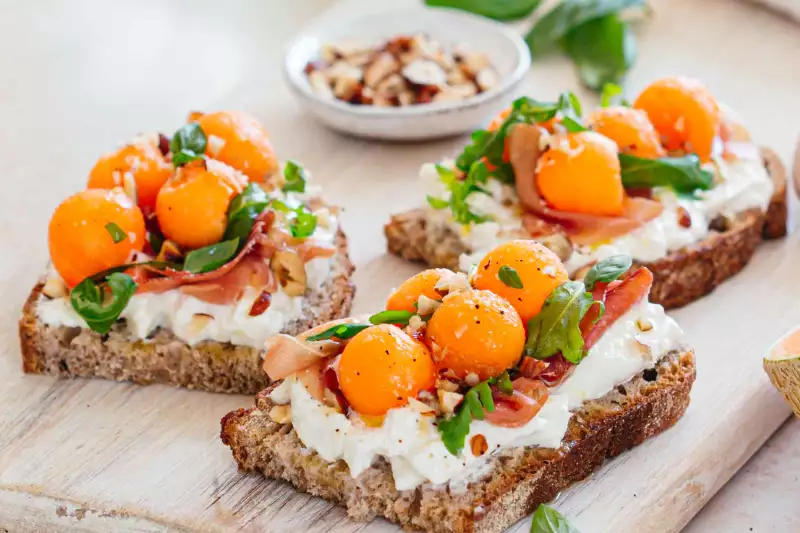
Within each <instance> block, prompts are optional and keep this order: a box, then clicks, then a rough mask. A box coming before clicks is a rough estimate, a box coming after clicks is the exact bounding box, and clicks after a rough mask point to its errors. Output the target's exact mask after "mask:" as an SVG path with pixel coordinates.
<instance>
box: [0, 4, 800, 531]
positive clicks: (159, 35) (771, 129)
mask: <svg viewBox="0 0 800 533" xmlns="http://www.w3.org/2000/svg"><path fill="white" fill-rule="evenodd" d="M409 1H410V0H409ZM2 3H3V9H2V13H3V15H2V17H0V47H2V49H3V53H2V54H0V102H2V105H0V124H2V127H0V172H1V173H2V183H3V189H2V194H0V228H2V230H3V231H2V232H1V233H0V243H2V251H3V253H2V254H0V279H2V280H3V283H2V288H1V289H0V290H2V294H1V296H2V298H0V302H2V304H0V313H1V314H0V317H2V321H1V322H0V347H2V348H0V350H1V352H0V354H1V355H0V429H2V431H0V532H3V531H13V532H18V531H54V530H60V529H63V530H68V531H87V532H88V531H92V532H95V531H97V532H99V531H166V530H174V531H247V532H255V531H270V532H275V533H278V532H288V531H305V530H309V531H316V532H322V531H338V532H348V531H362V530H363V531H369V532H379V531H395V530H396V528H394V526H391V525H390V524H388V523H386V522H383V521H375V522H373V523H372V524H369V525H365V524H358V523H352V522H350V521H348V520H347V518H346V516H345V513H344V512H343V511H341V510H340V509H335V508H331V507H330V506H329V505H327V504H326V503H325V502H323V501H322V500H320V499H317V498H313V497H310V496H306V495H300V494H296V493H295V492H294V491H293V490H292V489H291V488H290V487H288V486H287V485H285V484H282V483H277V482H269V481H265V480H263V479H262V478H260V477H259V476H254V475H242V474H239V473H238V472H237V471H236V468H235V466H234V463H233V461H232V459H231V457H230V453H229V451H228V449H227V448H225V447H224V446H222V444H221V443H220V442H219V439H218V433H219V419H220V417H221V416H222V415H224V414H225V413H227V412H228V411H230V410H232V409H234V408H237V407H243V406H247V405H249V404H250V403H251V399H250V398H246V397H240V396H239V397H237V396H224V395H214V394H204V393H198V392H190V391H185V390H177V389H172V388H168V387H161V386H152V387H146V388H143V387H137V386H133V385H127V384H118V383H108V382H102V381H86V380H82V381H72V382H57V381H54V380H53V379H51V378H48V377H38V376H25V375H23V374H22V373H21V372H20V370H19V366H20V365H19V352H18V345H17V333H16V321H17V318H18V315H19V309H20V306H21V305H22V302H23V301H24V299H25V297H26V295H27V291H28V289H29V287H30V286H31V285H32V284H33V283H34V281H35V279H36V277H37V276H38V274H39V272H40V271H41V269H42V268H43V265H44V264H45V262H46V227H47V221H48V218H49V214H50V213H51V211H52V209H53V208H54V207H55V206H56V205H57V203H58V202H59V201H60V200H61V199H62V198H63V197H65V196H66V195H68V194H69V193H71V192H72V191H74V190H77V189H78V188H80V187H82V186H83V184H84V182H85V176H86V174H87V172H88V169H89V168H90V166H91V165H92V163H93V161H94V160H95V158H96V157H97V156H98V155H99V154H100V153H101V152H103V151H106V150H108V149H110V148H111V147H112V146H114V145H115V143H116V142H118V141H121V140H124V139H126V138H128V137H130V136H132V135H133V134H135V133H136V132H139V131H142V130H150V129H155V128H160V129H163V130H164V131H172V130H174V129H175V127H176V125H178V124H180V123H181V121H182V120H183V118H184V116H185V113H186V111H187V110H190V109H203V110H210V109H218V108H238V109H243V110H246V111H248V112H250V113H252V114H254V115H255V116H257V117H258V118H260V119H261V120H263V122H264V123H265V124H267V126H268V128H269V129H270V130H271V131H272V133H273V139H274V143H275V145H276V147H277V149H278V150H279V153H280V154H281V156H282V157H284V158H289V157H292V158H296V159H299V160H301V161H302V162H304V163H305V164H307V166H309V167H310V168H311V169H312V170H313V172H314V175H315V177H316V179H317V180H318V181H319V182H321V183H323V184H324V185H325V186H326V188H327V191H328V193H329V197H330V198H331V200H332V201H333V202H336V203H339V204H341V205H343V206H344V207H345V212H344V216H343V221H344V226H345V228H346V230H347V231H348V232H349V234H350V236H351V243H352V256H353V258H354V260H355V262H356V264H357V266H358V272H357V275H356V282H357V283H358V287H359V296H358V299H357V301H356V311H369V310H374V309H376V307H377V305H379V302H380V301H381V300H382V299H383V298H384V297H385V295H386V294H387V292H388V290H389V288H390V287H392V286H395V285H397V284H398V283H399V282H400V281H401V280H402V279H404V277H406V276H407V275H409V274H411V273H412V272H414V271H415V270H416V269H417V268H418V267H415V266H412V265H408V264H405V263H403V262H402V261H400V260H397V259H395V258H392V257H388V256H387V255H386V254H385V253H384V241H383V237H382V229H381V226H382V224H383V222H384V221H385V220H386V219H387V216H388V213H389V212H390V211H399V210H402V209H406V208H409V207H412V206H414V205H416V204H417V203H418V202H419V201H420V200H421V196H420V194H421V191H420V188H419V186H418V185H417V182H416V180H415V175H416V170H417V168H418V166H419V164H420V163H421V162H424V161H432V160H436V159H438V158H440V157H442V156H444V155H448V154H451V153H452V152H453V151H454V150H455V148H456V147H457V146H458V145H459V144H461V143H462V142H463V139H455V140H449V141H442V142H436V143H429V144H416V145H384V144H374V143H369V142H365V141H361V140H354V139H348V138H344V137H341V136H338V135H336V134H334V133H331V132H329V131H327V130H325V129H322V128H320V127H318V126H317V125H316V124H315V123H314V122H313V121H312V120H311V118H310V117H308V116H306V115H305V114H303V112H302V110H301V109H299V107H298V105H297V104H296V103H295V102H294V101H293V100H292V99H291V98H290V95H289V93H288V90H287V89H286V87H285V86H284V85H283V84H282V81H281V75H280V61H281V57H282V50H283V45H284V44H285V43H286V42H287V41H288V40H289V39H290V38H291V36H292V35H293V34H294V33H295V32H296V30H297V29H298V28H299V27H300V26H301V25H302V24H304V23H305V22H306V21H308V20H309V19H310V18H311V17H312V16H314V15H315V14H316V13H318V12H320V11H321V10H323V9H325V8H327V7H329V6H330V5H331V4H332V2H330V1H323V0H305V1H295V2H285V1H284V0H266V1H265V0H239V1H238V2H235V3H234V2H230V3H229V2H225V3H223V2H216V1H213V0H203V1H193V2H188V1H179V0H174V1H169V2H167V1H162V0H143V1H138V2H122V1H116V2H107V1H101V0H76V1H73V2H69V3H66V2H58V1H57V0H41V1H39V2H13V1H12V0H4V1H3V2H2ZM653 3H654V4H655V7H656V13H657V14H656V16H655V18H654V19H653V20H652V21H651V22H650V23H649V24H648V25H647V27H646V31H644V32H643V33H644V35H643V38H642V41H641V50H640V51H641V58H642V59H641V60H640V61H639V63H638V65H637V67H636V69H635V71H634V72H633V74H632V77H631V84H630V85H631V89H632V90H638V89H640V88H641V87H642V86H643V85H644V84H645V83H646V82H647V81H648V80H651V79H653V78H654V77H656V76H663V75H667V74H674V73H684V74H687V75H691V76H696V77H700V78H703V79H704V80H706V82H707V84H708V85H709V86H710V88H711V89H712V90H713V91H714V92H715V93H716V94H717V95H719V97H720V98H721V99H723V100H725V101H727V102H728V103H729V104H731V105H733V106H734V107H736V108H738V109H739V110H740V111H741V112H742V113H743V115H744V116H745V118H746V119H747V120H748V122H749V123H750V124H751V125H752V131H753V133H754V135H755V136H756V137H757V138H758V139H760V140H761V141H763V142H764V143H765V144H769V145H771V146H773V147H774V148H776V149H777V150H778V152H779V153H780V154H781V155H782V156H783V158H784V160H785V161H786V160H789V155H790V152H791V148H792V145H793V143H794V140H795V138H796V137H797V128H798V124H800V113H798V107H797V106H796V105H795V99H796V98H797V88H798V87H800V79H799V76H800V73H799V72H798V70H797V69H796V68H794V66H793V65H795V64H796V59H797V57H798V55H797V54H798V53H800V32H798V30H797V28H795V27H794V26H792V25H790V24H788V23H785V22H782V21H780V20H779V19H777V18H774V17H772V16H771V15H770V14H768V13H767V12H765V11H760V10H757V9H755V8H752V7H751V6H749V5H746V4H739V3H735V2H732V1H730V0H707V1H705V2H702V3H700V2H696V1H695V0H672V1H668V0H662V1H655V2H653ZM373 6H374V4H373ZM575 85H576V84H575V80H574V77H573V75H572V72H571V67H570V65H569V64H568V63H566V62H565V61H563V60H560V59H558V58H553V59H546V60H543V61H541V62H538V63H537V64H536V65H535V67H534V69H533V70H532V72H531V73H530V75H529V78H528V81H527V90H528V91H529V92H530V93H531V94H535V95H540V96H542V97H552V96H554V95H555V94H556V93H557V92H558V91H559V90H561V89H563V88H565V87H569V88H574V87H575ZM797 241H798V237H797V236H795V237H792V238H790V239H789V240H787V241H784V242H777V243H772V244H769V245H767V246H765V247H764V248H763V249H762V250H760V251H759V254H758V256H757V257H756V259H755V260H754V261H753V264H752V265H751V266H749V267H748V268H747V269H746V270H745V271H744V272H743V273H742V275H741V276H739V277H738V278H736V279H735V280H733V281H731V282H729V283H726V284H725V285H724V286H723V287H721V288H720V289H719V290H718V291H717V292H716V293H715V294H714V295H712V296H711V297H709V298H707V299H705V300H703V301H701V302H699V303H697V304H695V305H692V306H691V307H689V308H686V309H684V310H681V311H679V312H677V313H675V316H676V317H677V318H678V319H679V320H680V321H681V323H682V324H683V325H684V327H685V329H686V331H687V333H688V335H689V338H690V339H691V341H692V342H693V343H694V345H695V347H696V348H697V357H698V381H697V384H696V387H695V390H694V392H693V402H692V405H691V407H690V409H689V411H688V413H687V415H686V417H685V418H684V419H683V420H682V421H681V422H680V423H679V424H678V425H677V426H676V427H675V428H674V429H672V430H670V431H668V432H667V433H665V434H664V435H663V436H661V437H659V438H657V439H654V440H652V441H650V442H648V443H646V444H644V445H643V446H641V447H639V448H638V449H636V450H634V451H633V452H631V453H626V454H624V455H623V456H622V457H620V458H618V459H616V460H614V461H613V462H611V463H609V464H607V465H606V466H605V467H604V468H603V469H602V470H601V471H600V472H598V473H597V474H596V475H594V476H592V477H591V478H590V479H589V480H588V481H586V482H584V483H583V484H581V485H580V486H577V487H575V488H573V489H572V490H570V491H569V492H568V493H565V494H564V495H562V497H561V498H560V499H559V500H558V502H557V505H558V507H559V508H560V509H561V510H562V511H564V512H565V513H566V514H567V515H569V516H570V517H571V518H573V520H574V522H575V523H576V524H577V525H578V526H579V527H580V529H581V531H584V533H600V532H605V531H615V532H621V533H625V532H633V531H636V532H645V533H648V532H653V533H655V532H659V533H661V532H674V531H678V530H679V529H680V528H681V527H682V526H683V525H684V524H685V523H686V522H688V520H689V519H690V518H691V517H692V516H693V515H694V514H695V513H696V512H697V511H698V510H699V509H700V508H701V507H702V505H703V504H704V502H705V501H707V500H708V499H709V498H710V497H711V495H713V494H714V492H716V491H717V490H718V489H719V488H720V487H721V486H722V485H723V484H724V483H725V481H726V480H727V479H728V478H729V477H730V476H731V475H732V474H733V473H734V472H735V471H736V470H737V469H738V468H739V467H740V466H741V465H742V464H743V463H744V462H745V461H746V460H747V458H748V457H749V456H750V455H751V454H753V453H754V452H755V451H756V450H757V449H758V448H759V446H760V445H761V444H762V443H763V442H764V440H765V439H766V438H767V437H768V436H769V435H770V434H771V433H772V432H773V431H774V430H775V429H776V428H777V427H778V426H779V425H780V423H781V422H782V421H783V420H784V419H785V418H786V417H787V415H788V408H787V407H786V406H785V405H783V403H782V402H781V400H780V398H779V397H778V395H777V394H776V393H774V392H773V391H772V390H771V388H770V386H769V384H768V381H767V380H766V378H765V376H764V375H763V373H762V371H761V369H760V357H761V355H762V354H763V353H764V351H765V349H766V348H767V346H768V345H769V344H770V343H771V341H772V340H773V339H774V338H776V337H777V336H778V335H779V334H780V333H781V332H783V331H784V330H786V329H788V328H789V327H790V326H791V325H792V324H793V323H794V322H795V321H796V317H797V315H798V312H800V303H799V302H800V283H798V281H800V271H798V269H797V264H798V261H800V246H798V242H797ZM527 527H528V523H527V521H524V522H521V523H520V524H518V525H517V526H516V527H515V528H513V531H525V530H526V529H527Z"/></svg>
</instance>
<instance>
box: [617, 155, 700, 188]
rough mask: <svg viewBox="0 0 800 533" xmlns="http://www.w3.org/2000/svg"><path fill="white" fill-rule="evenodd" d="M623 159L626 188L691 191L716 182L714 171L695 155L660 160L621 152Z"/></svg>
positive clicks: (620, 157)
mask: <svg viewBox="0 0 800 533" xmlns="http://www.w3.org/2000/svg"><path fill="white" fill-rule="evenodd" d="M619 162H620V165H621V167H622V185H623V186H625V187H636V188H638V187H671V188H672V189H673V190H674V191H675V192H678V193H682V194H691V193H693V192H695V191H696V190H698V189H700V190H708V189H710V188H711V187H713V185H714V173H713V172H711V171H708V170H705V169H704V168H702V167H701V166H700V159H699V158H698V157H697V156H696V155H695V154H689V155H685V156H683V157H662V158H660V159H645V158H642V157H636V156H633V155H628V154H619Z"/></svg>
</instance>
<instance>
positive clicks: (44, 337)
mask: <svg viewBox="0 0 800 533" xmlns="http://www.w3.org/2000/svg"><path fill="white" fill-rule="evenodd" d="M336 246H337V253H336V256H335V257H334V260H333V268H332V273H331V277H330V278H329V279H328V280H327V281H326V283H325V284H324V285H323V286H322V287H321V288H320V289H319V290H317V291H311V292H309V293H308V294H306V296H305V298H304V302H303V314H302V318H299V319H296V320H293V321H292V322H290V323H289V324H287V325H286V327H285V328H284V331H283V333H288V334H290V335H296V334H298V333H301V332H303V331H306V330H307V329H309V328H311V327H314V326H316V325H318V324H323V323H325V322H328V321H330V320H334V319H337V318H341V317H345V316H348V315H349V314H350V307H351V304H352V301H353V297H354V295H355V287H354V285H353V282H352V281H351V279H350V278H351V274H352V272H353V264H352V263H351V262H350V258H349V256H348V252H347V238H346V237H345V235H344V233H342V232H341V231H340V232H339V234H338V236H337V239H336ZM42 287H43V283H42V282H40V283H38V284H37V285H36V286H35V287H34V288H33V290H32V291H31V294H30V296H29V297H28V300H27V302H26V303H25V306H24V307H23V311H22V318H21V319H20V322H19V337H20V345H21V351H22V369H23V371H25V372H28V373H34V374H51V375H55V376H58V377H62V378H75V377H84V378H104V379H111V380H116V381H132V382H134V383H138V384H141V385H147V384H151V383H166V384H169V385H175V386H180V387H187V388H190V389H198V390H205V391H210V392H225V393H234V394H256V393H257V392H258V391H260V390H261V389H263V388H264V387H266V386H267V384H268V383H269V380H268V379H267V376H266V375H265V374H264V371H263V370H262V369H261V364H262V350H259V349H256V348H252V347H249V346H237V345H234V344H231V343H227V342H226V343H220V342H214V341H203V342H200V343H198V344H195V345H193V346H190V345H188V344H186V343H185V342H183V341H181V340H180V339H178V338H177V337H175V335H173V334H172V332H170V331H167V330H164V329H159V330H157V331H156V333H155V334H154V335H152V336H151V337H150V338H148V339H145V340H142V339H134V338H131V337H130V335H129V334H128V333H127V331H126V329H125V327H124V324H121V323H117V324H115V325H114V327H113V328H112V329H111V331H109V332H108V334H106V335H100V334H98V333H95V332H93V331H91V330H89V329H85V328H74V327H64V326H62V327H56V326H50V325H47V324H44V323H42V322H41V321H40V320H39V319H38V317H37V313H36V306H37V303H38V302H39V300H40V298H42V297H43V296H41V290H42Z"/></svg>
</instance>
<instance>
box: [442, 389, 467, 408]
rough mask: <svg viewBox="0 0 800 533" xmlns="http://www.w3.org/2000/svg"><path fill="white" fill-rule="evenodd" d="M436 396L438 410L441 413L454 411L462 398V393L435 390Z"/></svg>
mask: <svg viewBox="0 0 800 533" xmlns="http://www.w3.org/2000/svg"><path fill="white" fill-rule="evenodd" d="M436 396H437V398H438V399H439V410H440V411H441V412H442V413H445V414H449V413H452V412H453V411H455V409H456V407H458V404H460V403H461V400H463V399H464V396H463V395H462V394H459V393H457V392H447V391H445V390H441V389H439V390H437V391H436Z"/></svg>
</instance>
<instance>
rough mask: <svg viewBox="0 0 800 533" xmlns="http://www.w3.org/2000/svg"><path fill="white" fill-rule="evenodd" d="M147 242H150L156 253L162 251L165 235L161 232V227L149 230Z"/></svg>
mask: <svg viewBox="0 0 800 533" xmlns="http://www.w3.org/2000/svg"><path fill="white" fill-rule="evenodd" d="M147 242H149V243H150V248H151V249H152V250H153V253H154V254H155V255H158V254H159V253H161V247H162V246H164V235H163V234H162V233H161V228H159V227H157V225H156V227H153V228H150V229H149V230H148V231H147Z"/></svg>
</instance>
